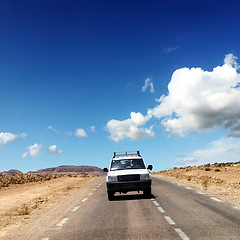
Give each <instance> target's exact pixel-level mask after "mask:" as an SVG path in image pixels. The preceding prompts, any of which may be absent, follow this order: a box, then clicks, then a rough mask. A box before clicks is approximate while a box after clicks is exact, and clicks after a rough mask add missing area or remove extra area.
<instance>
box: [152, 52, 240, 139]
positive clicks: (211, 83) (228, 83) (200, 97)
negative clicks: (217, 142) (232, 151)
mask: <svg viewBox="0 0 240 240" xmlns="http://www.w3.org/2000/svg"><path fill="white" fill-rule="evenodd" d="M237 68H238V65H237V63H236V57H235V56H233V55H232V54H228V55H226V57H225V60H224V64H223V65H222V66H218V67H215V68H214V69H213V71H211V72H208V71H204V70H202V69H201V68H191V69H189V68H181V69H178V70H176V71H175V72H174V73H173V75H172V78H171V81H170V83H169V85H168V91H169V93H168V95H167V96H164V95H163V96H162V97H161V98H160V99H159V100H158V101H159V105H157V106H156V107H155V108H153V109H149V110H148V117H149V118H151V117H156V118H158V119H162V121H161V123H162V125H163V126H164V127H165V128H166V131H167V132H168V133H169V134H176V135H180V136H184V135H185V134H186V133H188V132H189V131H201V130H204V129H208V128H212V127H216V126H221V125H223V124H224V125H225V126H226V127H228V128H230V129H231V134H230V135H231V136H234V135H235V136H238V135H239V130H240V128H239V127H240V124H239V118H240V89H239V82H240V74H238V72H237Z"/></svg>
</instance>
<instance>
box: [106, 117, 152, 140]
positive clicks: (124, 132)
mask: <svg viewBox="0 0 240 240" xmlns="http://www.w3.org/2000/svg"><path fill="white" fill-rule="evenodd" d="M147 121H148V118H147V117H144V116H143V115H142V114H141V113H139V112H138V113H135V112H131V114H130V118H129V119H126V120H123V121H119V120H115V119H112V120H110V121H109V122H108V123H107V125H106V127H105V128H106V130H107V131H108V132H109V133H110V139H112V140H113V141H115V142H119V141H121V140H123V139H125V138H129V139H131V140H140V139H143V138H146V137H154V132H153V131H152V128H153V127H152V126H151V127H150V128H141V126H143V125H145V123H146V122H147Z"/></svg>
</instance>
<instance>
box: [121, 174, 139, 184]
mask: <svg viewBox="0 0 240 240" xmlns="http://www.w3.org/2000/svg"><path fill="white" fill-rule="evenodd" d="M139 180H140V175H139V174H134V175H120V176H118V181H119V182H124V181H139Z"/></svg>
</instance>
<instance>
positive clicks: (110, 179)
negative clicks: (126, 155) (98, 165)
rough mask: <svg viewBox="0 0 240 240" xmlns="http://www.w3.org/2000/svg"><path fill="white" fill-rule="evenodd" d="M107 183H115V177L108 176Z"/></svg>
mask: <svg viewBox="0 0 240 240" xmlns="http://www.w3.org/2000/svg"><path fill="white" fill-rule="evenodd" d="M108 182H117V176H108Z"/></svg>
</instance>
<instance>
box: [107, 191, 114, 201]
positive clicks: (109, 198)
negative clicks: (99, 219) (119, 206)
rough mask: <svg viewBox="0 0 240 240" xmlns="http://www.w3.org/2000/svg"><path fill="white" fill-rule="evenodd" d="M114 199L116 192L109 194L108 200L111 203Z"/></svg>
mask: <svg viewBox="0 0 240 240" xmlns="http://www.w3.org/2000/svg"><path fill="white" fill-rule="evenodd" d="M113 197H114V192H108V200H109V201H111V200H113Z"/></svg>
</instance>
